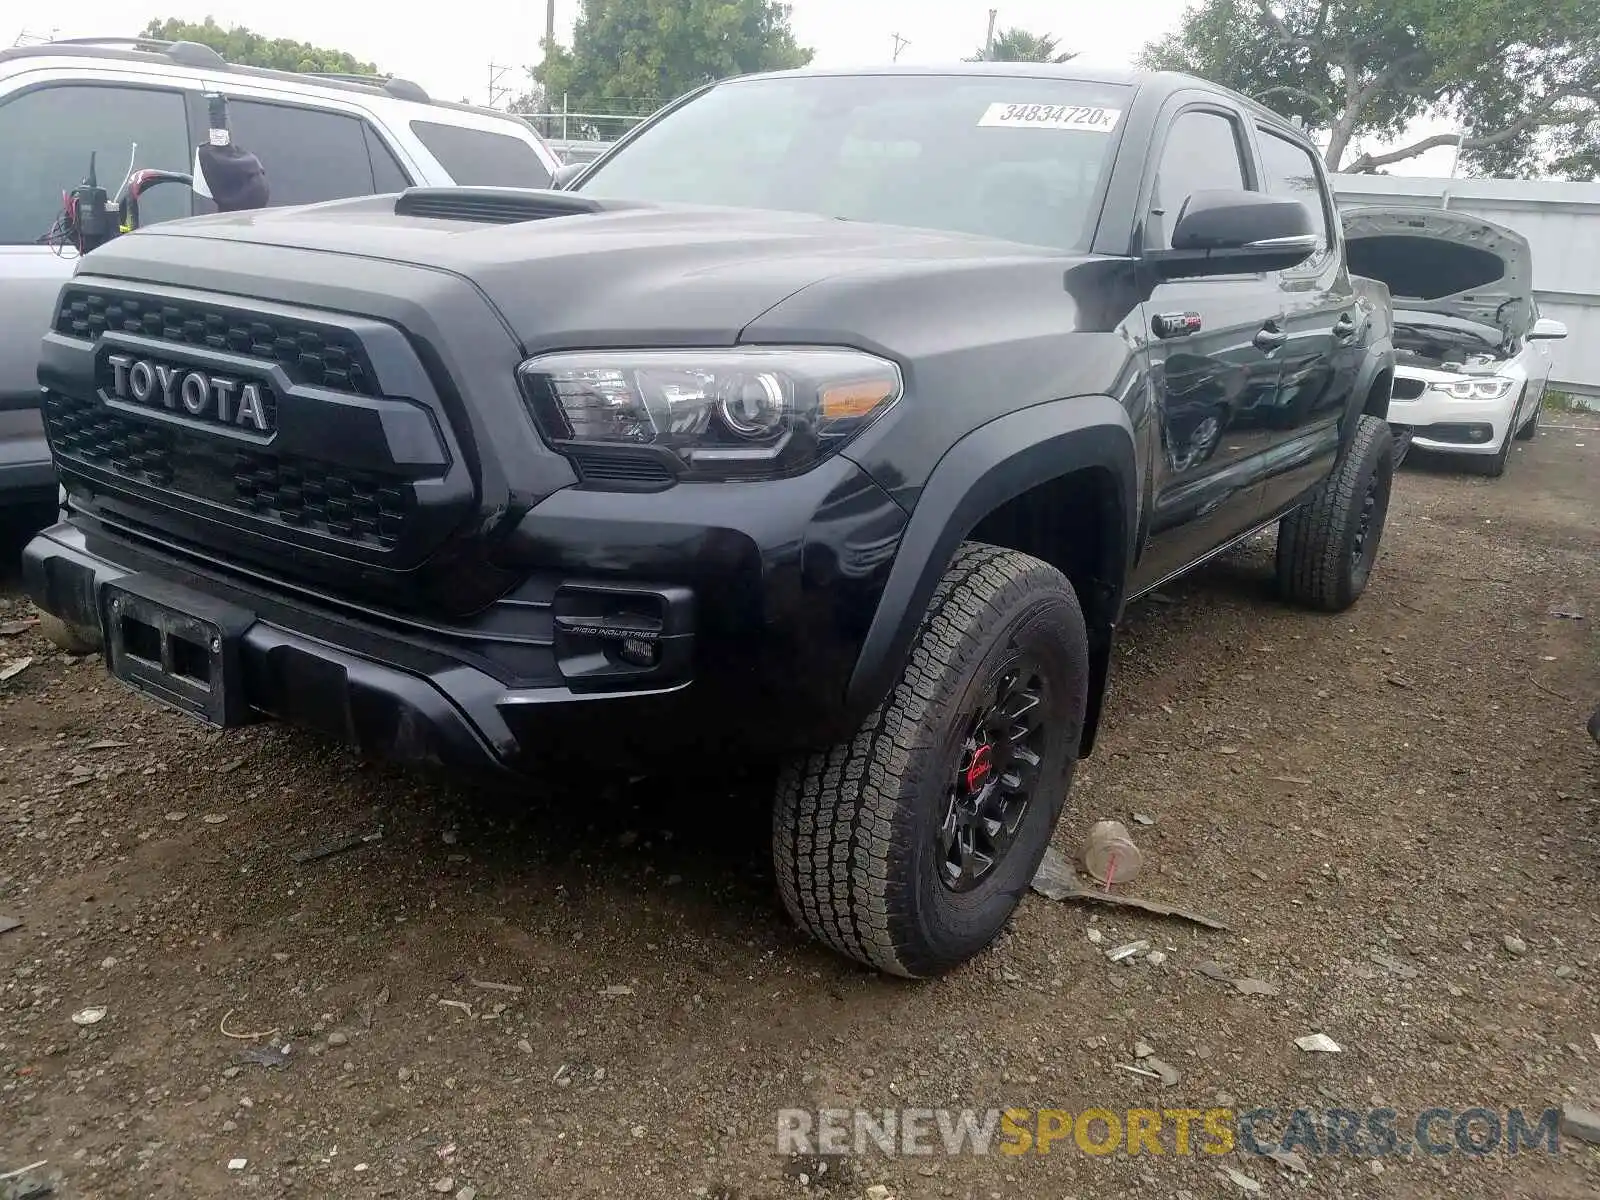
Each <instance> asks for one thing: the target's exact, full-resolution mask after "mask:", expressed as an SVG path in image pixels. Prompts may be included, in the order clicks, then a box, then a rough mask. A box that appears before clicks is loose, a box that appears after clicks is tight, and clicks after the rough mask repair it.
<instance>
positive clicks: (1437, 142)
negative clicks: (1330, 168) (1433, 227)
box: [1341, 96, 1578, 175]
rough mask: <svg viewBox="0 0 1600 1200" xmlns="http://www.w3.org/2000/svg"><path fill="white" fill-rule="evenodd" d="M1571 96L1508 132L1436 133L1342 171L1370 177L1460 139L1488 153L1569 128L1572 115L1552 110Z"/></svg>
mask: <svg viewBox="0 0 1600 1200" xmlns="http://www.w3.org/2000/svg"><path fill="white" fill-rule="evenodd" d="M1571 98H1572V97H1570V96H1558V97H1555V98H1554V99H1552V100H1551V101H1550V102H1549V103H1548V104H1547V105H1545V106H1544V108H1543V110H1542V111H1541V112H1538V113H1528V114H1527V115H1526V116H1522V117H1519V118H1517V119H1516V120H1515V121H1513V122H1511V124H1509V125H1507V126H1506V127H1505V128H1504V129H1501V130H1498V131H1496V132H1494V133H1486V134H1483V135H1482V136H1480V137H1468V138H1463V137H1460V135H1459V134H1455V133H1435V134H1430V135H1429V136H1428V137H1425V138H1423V139H1422V140H1420V141H1416V142H1412V143H1411V144H1410V145H1409V146H1402V147H1400V149H1398V150H1390V151H1387V152H1386V153H1383V154H1363V155H1362V156H1361V157H1360V158H1358V159H1356V160H1355V162H1353V163H1351V164H1350V165H1349V166H1347V167H1343V168H1341V169H1342V170H1343V171H1344V172H1345V173H1346V174H1349V175H1366V174H1370V173H1371V172H1373V171H1376V170H1377V169H1378V168H1379V167H1387V166H1388V165H1389V164H1390V163H1397V162H1404V161H1405V160H1406V159H1408V158H1416V157H1417V155H1419V154H1426V153H1427V152H1428V151H1429V150H1437V149H1439V147H1441V146H1453V145H1455V144H1456V140H1457V138H1460V141H1461V149H1462V150H1487V149H1489V148H1490V147H1491V146H1498V145H1499V144H1500V143H1501V142H1509V141H1510V140H1511V139H1512V138H1514V137H1518V136H1520V135H1522V134H1524V133H1527V132H1528V131H1529V130H1530V129H1538V128H1540V127H1541V126H1548V125H1568V124H1572V123H1574V122H1575V121H1576V120H1578V118H1577V117H1575V116H1574V115H1573V114H1570V113H1560V114H1558V113H1555V112H1553V111H1552V110H1553V109H1554V108H1555V106H1556V105H1557V104H1559V103H1560V102H1561V101H1562V100H1567V99H1571Z"/></svg>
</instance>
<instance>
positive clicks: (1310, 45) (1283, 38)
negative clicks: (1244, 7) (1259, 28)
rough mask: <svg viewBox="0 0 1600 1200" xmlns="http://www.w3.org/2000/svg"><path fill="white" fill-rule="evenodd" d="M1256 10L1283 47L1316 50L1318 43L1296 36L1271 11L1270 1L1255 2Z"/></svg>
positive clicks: (1311, 39)
mask: <svg viewBox="0 0 1600 1200" xmlns="http://www.w3.org/2000/svg"><path fill="white" fill-rule="evenodd" d="M1256 9H1257V10H1258V11H1259V12H1260V13H1261V16H1262V19H1263V20H1265V21H1266V22H1267V24H1268V25H1271V26H1272V32H1273V33H1275V34H1277V36H1278V40H1279V41H1280V42H1282V43H1283V44H1284V45H1285V46H1290V47H1300V48H1301V49H1305V50H1311V51H1316V50H1317V49H1318V47H1319V45H1320V43H1319V42H1318V41H1317V40H1316V39H1314V38H1309V37H1305V36H1302V35H1301V34H1297V33H1295V32H1294V30H1292V29H1290V28H1289V25H1288V22H1286V21H1285V20H1284V19H1283V18H1282V17H1280V16H1279V15H1278V14H1277V13H1276V12H1274V11H1273V8H1272V3H1271V0H1256Z"/></svg>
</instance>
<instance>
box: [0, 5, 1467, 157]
mask: <svg viewBox="0 0 1600 1200" xmlns="http://www.w3.org/2000/svg"><path fill="white" fill-rule="evenodd" d="M990 4H997V5H998V6H999V18H998V25H999V26H1000V27H1001V28H1005V27H1008V26H1013V25H1015V26H1021V27H1022V28H1024V29H1028V30H1030V31H1032V32H1035V33H1050V34H1053V35H1054V36H1055V37H1057V38H1058V39H1059V40H1060V42H1061V45H1062V47H1063V48H1070V49H1073V50H1077V51H1079V52H1080V55H1081V57H1082V59H1083V61H1084V62H1085V63H1086V64H1089V65H1093V66H1114V65H1125V64H1127V63H1128V62H1129V60H1130V59H1131V58H1132V57H1133V56H1134V55H1135V54H1137V53H1138V52H1139V50H1140V48H1142V47H1143V46H1144V44H1145V43H1146V42H1147V41H1149V40H1151V39H1152V38H1155V37H1158V36H1159V35H1161V34H1162V33H1164V32H1166V31H1167V30H1168V29H1171V28H1172V27H1173V26H1174V25H1176V24H1177V22H1178V19H1179V17H1180V16H1181V15H1182V13H1183V10H1184V7H1185V0H1116V2H1115V3H1112V4H1108V5H1106V7H1105V8H1099V7H1098V6H1091V5H1089V4H1086V3H1083V2H1082V0H1078V2H1076V3H1068V2H1067V0H793V9H794V21H793V24H794V30H795V34H796V36H797V37H798V38H799V40H800V42H801V44H802V45H806V46H811V47H812V48H814V49H815V50H816V59H815V60H814V61H815V62H816V63H817V64H818V65H819V66H856V65H870V64H875V63H882V62H887V61H888V60H889V59H890V57H891V56H892V54H893V52H894V48H895V41H894V35H895V34H897V33H898V34H899V35H900V36H901V37H903V38H905V39H906V44H905V46H904V47H903V49H902V50H901V51H900V61H901V62H919V63H937V62H951V61H953V60H956V59H959V58H962V57H965V56H967V55H970V54H972V53H973V52H974V51H975V50H976V49H977V48H978V47H979V46H981V45H982V43H983V37H984V30H985V27H986V26H987V23H988V16H989V6H990ZM577 11H578V0H557V3H556V31H557V34H556V36H557V37H558V39H560V40H561V41H564V42H569V43H570V40H571V36H572V23H573V20H574V19H575V18H576V16H577ZM0 13H3V14H4V17H3V18H0V20H4V21H5V22H6V24H9V25H11V26H12V28H10V29H8V28H7V27H6V24H0V38H4V39H5V43H9V41H10V39H11V38H14V37H16V36H17V35H18V34H19V33H22V32H27V33H29V34H33V35H36V36H40V37H49V36H51V35H52V34H53V35H54V36H56V37H85V36H99V35H118V36H131V35H133V34H136V33H137V32H138V31H139V30H140V29H141V28H143V27H144V25H145V24H146V22H148V21H149V20H150V19H151V18H152V17H163V18H164V17H180V18H183V19H187V20H201V19H203V18H204V17H206V16H208V15H209V16H212V17H215V18H216V19H217V21H218V22H220V23H221V24H223V25H232V24H240V25H247V26H249V27H250V28H251V29H254V30H256V31H257V32H258V33H263V34H267V35H269V36H272V37H290V38H296V39H298V40H300V41H305V42H313V43H315V44H317V45H321V46H331V47H335V48H338V49H342V50H348V51H350V52H351V53H352V54H354V55H355V56H356V57H357V58H360V59H364V60H365V61H368V62H374V63H377V64H378V66H379V67H381V68H382V69H383V70H385V71H389V72H392V73H394V74H396V75H403V76H405V77H406V78H409V79H414V80H416V81H417V82H418V83H420V84H422V85H423V87H425V88H426V89H427V90H428V91H429V92H431V93H432V94H434V95H436V96H439V97H441V98H446V99H451V100H459V99H463V98H465V99H469V100H472V101H474V102H476V103H482V102H484V101H485V100H486V99H487V96H488V86H489V63H490V61H491V59H492V60H493V61H494V62H496V63H499V64H502V65H505V66H510V67H513V68H515V70H513V71H511V72H507V76H506V82H508V83H510V82H514V81H515V79H517V78H525V76H524V75H523V71H522V69H523V68H525V67H527V66H529V65H531V64H533V63H535V62H537V61H538V57H539V40H540V39H541V38H542V37H543V36H544V13H545V6H544V4H543V3H542V2H541V0H517V2H513V0H448V3H445V4H442V5H425V6H417V7H413V8H411V9H409V11H408V10H406V8H405V7H404V6H403V5H400V4H396V3H394V2H393V0H382V2H380V0H274V2H272V3H266V4H263V3H260V0H159V2H156V3H151V2H150V0H117V2H116V3H112V2H111V0H76V2H75V3H73V4H69V5H62V4H59V3H53V2H48V0H0ZM402 13H405V15H407V16H412V17H413V19H414V20H415V21H416V23H415V24H411V23H408V22H407V21H405V20H404V19H403V18H402ZM441 16H443V17H444V18H445V19H441ZM0 44H4V43H0ZM1450 157H1451V155H1450V151H1448V150H1444V151H1440V152H1436V153H1434V154H1432V155H1428V156H1426V158H1425V159H1422V160H1416V161H1414V162H1412V163H1406V164H1401V165H1400V166H1397V167H1395V168H1392V169H1393V170H1396V171H1403V172H1404V173H1406V174H1438V175H1444V174H1448V173H1449V170H1450Z"/></svg>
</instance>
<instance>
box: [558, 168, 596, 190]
mask: <svg viewBox="0 0 1600 1200" xmlns="http://www.w3.org/2000/svg"><path fill="white" fill-rule="evenodd" d="M588 165H589V164H588V163H586V162H569V163H562V164H561V166H559V167H557V168H556V173H555V174H554V175H552V176H550V190H551V191H555V192H564V191H566V190H567V187H568V186H569V185H570V184H571V183H572V181H573V180H575V179H576V178H577V177H578V176H579V175H582V174H583V169H584V168H585V167H587V166H588Z"/></svg>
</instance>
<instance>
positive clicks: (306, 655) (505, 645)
mask: <svg viewBox="0 0 1600 1200" xmlns="http://www.w3.org/2000/svg"><path fill="white" fill-rule="evenodd" d="M734 492H735V493H736V494H729V492H728V490H727V489H725V488H724V487H723V486H721V485H709V486H690V485H685V486H680V487H678V488H674V489H671V490H669V491H668V492H665V493H659V494H654V495H621V494H616V493H603V492H584V491H578V490H569V491H565V492H559V493H556V495H554V496H552V497H550V498H549V499H548V500H546V501H545V502H544V503H543V504H541V505H539V506H536V507H535V508H534V509H533V511H532V512H530V513H529V515H528V516H527V517H526V518H524V520H523V521H522V523H521V524H520V525H519V527H518V529H517V530H516V532H515V535H514V536H513V538H512V540H511V543H509V544H508V545H507V546H506V547H505V552H506V554H507V555H508V556H510V557H512V558H515V559H518V560H520V561H522V562H528V561H530V560H533V559H538V560H541V561H542V566H541V567H540V568H539V569H537V570H525V571H524V575H525V578H524V581H523V583H522V584H521V585H520V586H519V587H517V588H515V589H513V591H512V592H511V593H509V594H508V595H507V596H506V597H504V598H503V599H502V600H501V601H500V602H499V603H497V604H495V605H491V606H490V607H489V608H488V609H486V610H484V611H483V612H481V613H479V614H476V615H475V616H473V617H472V618H470V619H460V620H456V621H454V622H451V623H443V622H439V621H435V622H432V623H429V622H426V621H423V620H422V619H420V618H418V617H417V616H415V615H414V614H401V613H395V612H375V611H371V610H364V609H358V608H356V607H355V606H354V605H352V604H350V603H348V602H341V601H339V600H338V599H336V598H330V597H326V596H316V595H311V594H308V593H306V592H305V591H304V590H291V589H290V588H289V587H288V586H287V585H284V584H282V583H280V582H278V581H273V580H265V579H261V578H259V577H252V576H248V575H246V574H244V573H243V572H241V571H239V570H237V569H235V568H226V569H222V568H218V567H216V566H215V565H214V560H213V561H212V562H211V563H207V562H204V561H201V560H199V559H198V558H197V557H195V556H191V555H188V554H186V553H184V552H183V551H182V550H181V549H179V548H176V547H173V546H171V545H161V544H158V543H155V542H153V541H151V540H148V539H144V538H139V537H136V536H132V535H130V534H128V533H127V531H120V530H117V529H113V528H110V527H107V526H104V525H102V524H101V523H99V522H97V521H96V520H95V519H94V518H92V517H89V516H86V515H83V514H78V515H76V516H75V517H74V518H73V520H72V521H69V522H65V523H62V524H58V525H56V526H53V527H52V528H50V529H47V530H45V531H44V532H43V533H41V534H39V535H38V536H37V537H35V538H34V539H33V540H32V541H31V542H30V543H29V544H28V546H27V548H26V549H25V551H24V553H23V574H24V579H25V581H26V584H27V588H28V591H29V594H30V595H31V596H32V597H33V599H34V601H35V603H37V604H38V605H39V606H40V607H41V608H42V609H44V610H45V611H47V612H50V613H52V614H54V615H56V616H57V617H60V618H61V619H62V620H64V621H66V622H68V623H69V624H73V625H79V626H90V627H95V628H99V629H100V630H101V631H102V634H103V635H104V637H105V641H106V643H107V645H108V646H112V645H114V644H115V640H114V639H113V637H112V636H111V634H112V629H113V626H112V624H111V618H110V617H109V615H108V601H107V591H108V587H110V586H111V585H115V588H114V589H113V590H114V591H116V592H118V593H122V592H123V591H124V590H125V589H129V588H133V589H139V588H144V589H150V588H155V589H157V593H158V594H164V595H167V596H169V597H172V596H175V597H176V600H174V601H173V607H174V608H175V609H176V610H177V611H179V612H187V613H189V614H190V615H201V614H203V613H204V612H205V611H206V609H207V608H208V607H210V608H226V610H227V611H228V612H229V613H230V614H233V615H234V617H237V618H242V619H237V620H235V621H234V624H235V626H236V627H235V628H234V630H233V632H232V633H231V634H230V635H229V642H230V647H229V654H230V655H232V656H233V657H235V658H236V660H237V663H238V667H237V672H236V674H235V675H234V676H233V678H234V679H236V680H237V681H238V684H237V687H236V688H235V687H233V686H230V689H229V690H230V695H231V694H232V693H233V692H234V691H237V693H238V695H237V698H235V699H232V700H230V702H229V705H228V707H229V708H230V709H232V710H237V711H239V712H242V713H244V714H247V715H248V716H249V717H271V718H278V719H282V720H286V721H289V722H291V723H293V724H297V725H301V726H305V727H308V728H312V729H315V730H318V731H320V732H323V733H325V734H328V735H331V736H333V737H335V738H338V739H340V740H342V741H344V742H346V743H348V744H350V745H352V746H355V747H356V748H358V749H359V750H360V751H361V752H362V753H364V754H368V755H371V756H374V757H381V758H387V759H393V760H398V761H405V762H426V763H437V764H447V765H452V766H461V767H467V768H489V769H510V770H515V771H518V772H533V771H537V770H539V769H541V768H542V767H544V766H547V765H550V764H552V763H555V762H558V761H563V760H572V761H582V762H595V761H601V762H604V763H605V764H607V765H612V766H619V767H627V768H630V769H639V768H649V767H651V766H657V765H659V764H660V763H661V762H662V760H663V759H664V758H670V757H671V756H673V755H680V756H681V755H683V754H684V753H692V752H696V751H697V750H703V749H706V748H711V749H714V750H718V751H721V752H723V753H728V752H738V753H740V754H751V753H762V752H766V751H774V752H781V751H784V750H788V749H792V748H795V747H798V746H807V745H819V744H826V743H827V742H830V741H832V740H836V739H837V737H839V736H842V734H843V733H844V732H847V731H848V729H849V728H853V722H854V721H856V720H858V719H859V716H860V715H861V714H856V713H851V712H848V711H846V709H845V705H844V697H845V692H846V688H847V685H848V681H849V677H850V671H851V669H852V668H853V666H854V663H855V659H856V655H857V653H858V652H859V647H860V642H861V640H862V638H864V636H865V632H866V629H867V626H868V624H869V623H870V620H871V617H872V614H873V612H874V611H875V605H876V600H877V597H878V596H879V595H880V594H881V591H882V587H883V582H884V579H885V577H886V575H887V571H888V568H889V566H890V564H891V563H892V560H893V555H894V551H895V549H896V547H897V546H898V541H899V535H900V532H901V530H902V528H903V526H904V513H903V512H902V511H901V510H900V509H899V508H898V507H897V506H896V505H894V504H893V502H892V501H890V500H889V499H888V497H887V496H886V495H885V494H884V493H883V492H882V491H881V490H880V489H878V488H877V487H876V485H874V484H872V483H871V482H870V481H868V480H867V479H866V477H865V476H864V475H863V474H862V473H861V472H860V470H859V469H858V468H857V467H855V466H854V464H852V463H850V462H849V461H848V460H846V459H843V458H839V459H835V460H832V461H830V462H829V463H826V464H824V465H823V466H822V467H820V468H818V469H817V470H816V471H813V472H811V473H810V474H808V475H806V476H802V477H799V478H796V479H790V480H782V481H776V482H773V483H767V484H752V485H739V486H738V487H737V488H735V489H734ZM757 495H759V496H760V497H761V498H762V499H763V501H764V503H761V504H754V503H750V502H749V501H750V500H751V498H752V497H754V496H757ZM646 514H648V519H646ZM624 518H628V519H624ZM713 522H718V523H716V524H714V523H713ZM729 522H734V523H736V526H735V527H730V525H729ZM186 598H187V599H186ZM652 605H653V606H654V607H653V609H651V611H653V612H655V613H658V614H659V615H660V616H661V620H660V621H659V622H658V624H657V625H656V626H655V627H653V628H652V630H651V631H649V633H648V635H647V636H649V637H650V638H651V639H652V640H653V641H654V644H655V645H656V646H657V647H658V651H657V653H658V657H657V659H656V663H655V665H654V666H652V667H650V668H648V669H643V668H632V667H629V666H628V665H627V664H626V663H625V662H622V661H621V660H620V659H619V658H618V657H617V656H616V655H615V654H614V653H613V652H612V650H613V648H614V644H617V643H620V640H621V635H620V634H619V633H617V631H616V629H614V628H607V627H606V626H607V622H611V621H614V620H616V619H636V618H637V617H638V616H639V614H640V613H641V612H643V611H644V610H645V609H647V608H651V606H652ZM646 615H647V616H648V615H649V614H648V613H647V614H646ZM608 639H609V640H608ZM140 690H144V691H147V692H148V690H149V689H147V688H144V687H141V688H140ZM169 702H170V698H169ZM178 707H183V706H182V705H178Z"/></svg>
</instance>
